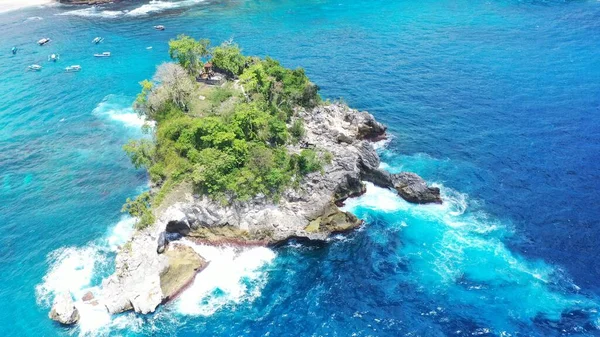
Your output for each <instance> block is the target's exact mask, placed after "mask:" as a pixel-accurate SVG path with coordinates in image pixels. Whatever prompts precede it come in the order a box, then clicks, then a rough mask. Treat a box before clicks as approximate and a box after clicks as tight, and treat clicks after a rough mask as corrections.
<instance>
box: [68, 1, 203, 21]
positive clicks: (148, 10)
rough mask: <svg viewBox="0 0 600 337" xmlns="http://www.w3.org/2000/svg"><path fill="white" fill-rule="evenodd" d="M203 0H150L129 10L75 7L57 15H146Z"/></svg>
mask: <svg viewBox="0 0 600 337" xmlns="http://www.w3.org/2000/svg"><path fill="white" fill-rule="evenodd" d="M204 1H205V0H183V1H159V0H152V1H150V2H149V3H147V4H143V5H141V6H139V7H137V8H134V9H131V10H117V11H115V10H106V9H104V7H101V6H92V7H89V8H83V9H75V10H70V11H67V12H63V13H60V14H58V15H71V16H80V17H90V18H105V19H115V18H120V17H133V16H146V15H149V14H155V13H160V12H163V11H166V10H171V9H177V8H185V7H192V6H194V5H197V4H199V3H201V2H204Z"/></svg>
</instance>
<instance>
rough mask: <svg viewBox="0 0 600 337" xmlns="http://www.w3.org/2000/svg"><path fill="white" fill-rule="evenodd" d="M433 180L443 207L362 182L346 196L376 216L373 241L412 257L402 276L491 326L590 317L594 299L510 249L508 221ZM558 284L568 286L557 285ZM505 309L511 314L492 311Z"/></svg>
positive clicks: (352, 205) (360, 212) (350, 207)
mask: <svg viewBox="0 0 600 337" xmlns="http://www.w3.org/2000/svg"><path fill="white" fill-rule="evenodd" d="M437 186H438V187H439V188H440V189H441V191H442V197H443V199H444V203H443V204H442V205H413V204H410V203H408V202H406V201H404V200H403V199H402V198H400V197H399V196H398V195H397V193H396V192H395V191H392V190H389V189H383V188H379V187H376V186H375V185H373V184H371V183H367V192H366V193H365V194H364V195H362V196H360V197H358V198H355V199H349V200H347V201H346V205H345V206H344V209H345V210H346V211H350V212H353V213H354V214H356V215H357V216H359V217H361V218H365V219H367V220H368V219H371V218H379V219H381V220H382V221H381V222H380V223H384V224H385V225H384V228H377V227H375V228H370V229H369V231H367V232H368V233H369V235H370V236H372V237H373V241H374V242H377V243H378V244H381V245H382V246H385V247H386V249H395V250H396V253H397V256H398V257H399V258H401V259H406V260H408V261H410V262H409V265H410V269H411V272H410V273H409V275H410V276H411V279H410V280H408V282H417V286H418V287H419V288H420V289H423V291H425V292H427V293H429V295H430V296H434V297H438V296H440V295H443V297H447V299H448V301H451V302H452V303H453V304H454V305H457V304H461V307H463V308H471V309H465V311H464V312H462V313H461V314H463V315H466V316H467V317H468V316H471V317H478V316H483V317H489V318H490V319H491V322H489V323H490V325H491V326H493V327H494V328H496V330H495V331H504V330H505V329H507V328H508V330H510V324H511V323H513V321H512V320H513V319H515V320H517V321H519V320H523V319H534V318H536V317H542V318H546V319H551V320H559V319H560V317H561V315H562V314H563V313H565V312H570V311H574V310H580V311H583V312H588V313H591V316H594V314H593V312H595V310H596V308H597V304H596V303H594V302H593V301H591V300H589V299H587V298H585V297H584V296H581V295H579V294H577V292H576V291H574V290H576V289H578V288H577V286H576V285H574V284H572V283H571V281H569V280H563V279H561V280H557V278H558V277H560V276H559V274H560V273H556V271H555V270H554V269H553V268H552V267H551V266H549V265H547V264H546V263H544V262H542V261H530V260H527V259H525V258H524V257H522V256H519V255H518V254H515V253H513V252H511V251H510V250H509V249H508V247H507V246H506V245H505V244H504V242H503V239H505V238H506V237H508V236H510V235H511V234H512V226H511V224H510V223H509V222H506V221H501V220H499V219H496V218H494V217H492V216H490V215H488V214H486V213H484V212H483V211H479V210H477V207H475V209H474V210H471V209H469V206H470V205H469V204H470V201H469V199H468V196H467V195H465V194H462V193H459V192H457V191H454V190H452V189H449V188H446V187H444V186H443V185H437ZM390 231H391V232H392V233H395V232H398V233H401V234H399V235H401V236H402V245H401V246H398V247H389V244H390V242H389V240H381V238H382V237H386V236H389V235H390V234H389V233H390ZM557 284H568V286H565V289H561V291H557V289H556V287H557ZM507 310H510V314H506V315H498V313H499V312H506V311H507ZM470 311H471V312H470ZM481 311H488V312H486V313H485V314H483V315H482V314H481Z"/></svg>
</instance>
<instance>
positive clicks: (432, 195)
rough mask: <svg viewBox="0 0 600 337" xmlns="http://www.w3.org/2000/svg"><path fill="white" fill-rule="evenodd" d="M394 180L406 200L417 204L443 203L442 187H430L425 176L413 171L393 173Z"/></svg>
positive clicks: (399, 192) (395, 185)
mask: <svg viewBox="0 0 600 337" xmlns="http://www.w3.org/2000/svg"><path fill="white" fill-rule="evenodd" d="M392 182H393V184H394V187H395V188H396V191H398V194H399V195H400V196H401V197H402V198H404V200H406V201H408V202H412V203H416V204H428V203H437V204H441V203H442V197H441V196H440V189H439V188H437V187H429V186H427V183H426V182H425V180H423V178H421V177H419V176H418V175H416V174H414V173H411V172H402V173H398V174H393V175H392Z"/></svg>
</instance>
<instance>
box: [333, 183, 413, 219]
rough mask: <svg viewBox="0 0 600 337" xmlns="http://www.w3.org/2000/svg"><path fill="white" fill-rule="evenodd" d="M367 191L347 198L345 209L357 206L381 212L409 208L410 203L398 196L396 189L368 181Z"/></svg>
mask: <svg viewBox="0 0 600 337" xmlns="http://www.w3.org/2000/svg"><path fill="white" fill-rule="evenodd" d="M365 184H366V187H367V191H366V193H365V194H363V195H361V196H360V197H358V198H350V199H347V200H346V201H345V203H344V207H343V209H344V210H345V211H349V212H352V211H353V210H354V209H355V208H357V207H363V208H368V209H372V210H374V211H381V212H395V211H398V210H402V209H407V208H408V207H410V205H409V204H408V203H407V202H406V201H404V200H403V199H401V198H400V197H399V196H398V193H396V191H392V190H390V189H386V188H381V187H377V186H375V185H374V184H373V183H370V182H366V183H365Z"/></svg>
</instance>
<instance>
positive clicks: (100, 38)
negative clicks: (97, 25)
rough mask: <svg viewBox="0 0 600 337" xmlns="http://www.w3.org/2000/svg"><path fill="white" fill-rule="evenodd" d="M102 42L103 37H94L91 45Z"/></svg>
mask: <svg viewBox="0 0 600 337" xmlns="http://www.w3.org/2000/svg"><path fill="white" fill-rule="evenodd" d="M102 41H104V38H103V37H100V36H96V37H95V38H94V39H93V40H92V43H94V44H98V43H100V42H102Z"/></svg>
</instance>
